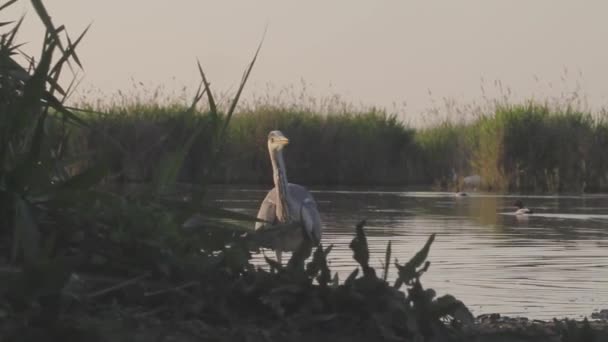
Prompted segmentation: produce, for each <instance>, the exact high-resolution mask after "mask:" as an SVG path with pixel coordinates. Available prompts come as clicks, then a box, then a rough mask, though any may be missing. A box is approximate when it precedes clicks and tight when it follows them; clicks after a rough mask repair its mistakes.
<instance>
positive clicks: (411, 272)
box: [394, 234, 435, 288]
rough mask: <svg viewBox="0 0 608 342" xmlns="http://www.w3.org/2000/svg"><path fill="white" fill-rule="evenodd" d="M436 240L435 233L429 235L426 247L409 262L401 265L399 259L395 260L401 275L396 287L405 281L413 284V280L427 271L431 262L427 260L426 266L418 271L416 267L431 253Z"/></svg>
mask: <svg viewBox="0 0 608 342" xmlns="http://www.w3.org/2000/svg"><path fill="white" fill-rule="evenodd" d="M434 240H435V234H431V236H429V238H428V240H427V241H426V243H425V244H424V247H423V248H422V249H421V250H420V251H418V253H416V255H414V257H413V258H412V259H410V261H409V262H408V263H407V264H405V265H403V266H401V265H399V264H398V262H397V261H395V266H396V267H397V269H398V270H399V275H398V277H397V280H396V281H395V285H394V286H395V288H399V287H400V286H401V285H402V284H403V283H405V284H411V282H412V280H415V279H417V278H418V277H419V276H420V275H421V274H422V273H423V272H426V270H427V269H428V267H429V265H430V262H426V263H425V264H424V267H423V268H422V269H421V270H419V271H416V268H417V267H419V266H420V265H422V263H424V262H425V260H426V258H427V256H428V254H429V250H430V248H431V244H432V243H433V241H434Z"/></svg>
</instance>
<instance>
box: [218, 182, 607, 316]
mask: <svg viewBox="0 0 608 342" xmlns="http://www.w3.org/2000/svg"><path fill="white" fill-rule="evenodd" d="M267 191H268V189H256V188H229V189H222V190H219V189H214V190H213V193H212V194H211V195H212V196H211V197H212V198H216V199H217V202H218V203H217V204H218V205H221V206H223V207H225V208H227V209H232V210H238V211H240V212H244V213H248V214H252V215H255V214H256V213H257V209H258V207H259V205H260V203H261V201H262V199H263V198H264V196H265V195H266V192H267ZM312 193H313V196H314V197H315V199H316V200H317V202H318V206H319V210H320V212H321V217H322V220H323V224H324V231H323V239H322V243H323V244H324V245H325V246H327V245H329V244H334V248H333V251H332V252H331V254H330V255H329V261H330V263H331V265H330V267H331V269H332V271H334V272H336V271H337V272H338V273H339V276H340V279H345V278H346V276H348V274H350V272H352V270H353V269H354V268H355V267H356V266H357V264H356V262H355V261H354V260H353V259H352V251H351V250H350V249H349V248H348V245H349V243H350V240H351V239H352V237H353V233H354V226H355V224H356V223H357V222H359V221H360V220H362V219H366V220H367V226H366V232H367V237H368V243H369V245H370V253H371V257H370V261H371V263H372V266H374V267H376V268H377V270H378V272H380V270H381V267H380V265H381V262H382V259H383V258H384V252H385V249H386V246H387V243H388V241H392V250H393V254H392V255H393V258H395V257H396V258H398V259H399V261H400V262H402V263H403V262H406V261H408V260H409V259H410V258H411V257H412V256H413V255H414V254H415V253H416V252H417V251H418V250H419V249H420V248H421V247H422V246H423V245H424V242H425V241H426V239H427V238H428V236H429V235H430V234H431V233H437V236H436V238H435V242H434V243H433V245H432V247H431V251H430V254H429V258H428V260H429V261H431V267H430V269H429V271H428V272H427V273H426V274H424V275H423V277H422V284H423V286H424V287H425V288H433V289H434V290H435V291H436V292H437V295H439V296H440V295H443V294H446V293H449V294H452V295H454V296H455V297H456V298H458V299H460V300H462V301H463V302H464V303H465V304H466V305H467V306H468V307H469V308H470V309H471V311H473V314H474V315H476V316H477V315H480V314H483V313H494V312H498V313H501V314H503V315H509V316H526V317H529V318H535V319H551V318H553V317H569V318H582V317H583V316H588V317H589V316H590V315H591V313H592V312H594V311H597V310H599V309H608V239H607V238H608V195H582V196H579V195H573V196H566V195H564V196H514V195H513V196H511V195H496V194H483V193H469V196H468V197H454V196H453V194H452V193H443V192H425V191H396V190H386V189H384V190H336V189H333V190H332V189H325V190H314V189H313V191H312ZM517 198H519V199H521V200H523V202H524V204H525V205H526V206H527V207H529V208H532V209H534V211H535V213H534V214H533V215H532V216H530V217H528V218H527V219H520V218H518V217H516V216H515V215H513V212H514V208H513V207H512V203H513V201H514V200H515V199H517ZM268 255H269V256H273V257H274V253H270V254H268ZM256 259H257V260H258V261H259V260H260V256H259V255H258V256H257V257H256ZM283 260H284V262H286V258H285V257H284V258H283ZM390 271H391V273H390V274H389V279H390V280H391V283H392V280H394V276H395V275H396V269H394V268H392V269H391V270H390ZM379 274H380V273H379Z"/></svg>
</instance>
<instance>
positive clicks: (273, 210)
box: [255, 190, 277, 229]
mask: <svg viewBox="0 0 608 342" xmlns="http://www.w3.org/2000/svg"><path fill="white" fill-rule="evenodd" d="M273 193H274V194H276V191H274V190H271V191H270V192H268V195H266V198H264V201H262V205H261V206H260V210H258V216H257V218H259V219H262V220H264V221H266V222H269V223H270V224H273V223H274V222H275V221H276V218H277V207H276V205H275V202H274V199H273V198H272V197H273ZM264 225H265V223H263V222H256V223H255V229H259V228H261V227H263V226H264Z"/></svg>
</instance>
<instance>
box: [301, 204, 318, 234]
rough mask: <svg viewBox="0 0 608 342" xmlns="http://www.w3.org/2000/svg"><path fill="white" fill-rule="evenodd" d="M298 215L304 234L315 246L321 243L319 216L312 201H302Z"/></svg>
mask: <svg viewBox="0 0 608 342" xmlns="http://www.w3.org/2000/svg"><path fill="white" fill-rule="evenodd" d="M300 215H301V217H302V223H303V224H304V229H305V230H306V234H308V237H309V238H310V239H311V240H312V241H313V242H314V244H315V245H316V244H318V243H319V241H321V216H320V215H319V210H318V209H317V205H316V203H315V201H314V200H313V199H310V198H307V199H305V200H304V202H303V203H302V208H301V211H300Z"/></svg>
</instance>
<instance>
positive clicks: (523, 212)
mask: <svg viewBox="0 0 608 342" xmlns="http://www.w3.org/2000/svg"><path fill="white" fill-rule="evenodd" d="M513 205H514V206H515V207H516V208H517V210H515V215H529V214H532V213H534V212H533V211H532V209H528V208H526V207H525V206H524V203H523V202H522V201H521V200H517V201H515V203H513Z"/></svg>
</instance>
